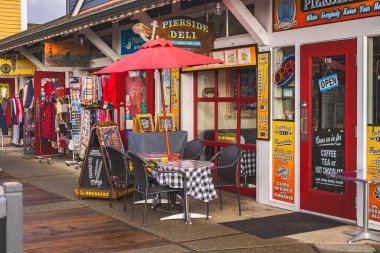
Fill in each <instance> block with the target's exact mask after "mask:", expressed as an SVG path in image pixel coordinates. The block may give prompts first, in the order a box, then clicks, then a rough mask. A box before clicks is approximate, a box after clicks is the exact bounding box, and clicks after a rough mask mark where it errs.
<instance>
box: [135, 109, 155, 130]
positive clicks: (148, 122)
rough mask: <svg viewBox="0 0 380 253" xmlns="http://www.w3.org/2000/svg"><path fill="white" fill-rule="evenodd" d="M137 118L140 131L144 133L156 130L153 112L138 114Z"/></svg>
mask: <svg viewBox="0 0 380 253" xmlns="http://www.w3.org/2000/svg"><path fill="white" fill-rule="evenodd" d="M136 119H137V123H138V128H139V129H138V130H140V132H142V133H143V132H153V131H154V125H153V118H152V114H149V113H148V114H137V115H136Z"/></svg>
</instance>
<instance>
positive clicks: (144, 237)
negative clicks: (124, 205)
mask: <svg viewBox="0 0 380 253" xmlns="http://www.w3.org/2000/svg"><path fill="white" fill-rule="evenodd" d="M15 180H16V179H15V178H13V177H10V176H8V175H7V174H5V173H2V172H0V183H3V182H5V181H15ZM23 185H24V206H26V207H27V206H36V205H43V204H53V203H58V202H65V201H70V200H68V199H66V198H64V197H62V196H59V195H57V194H54V193H52V192H48V191H45V190H42V189H40V188H38V187H36V186H33V185H31V184H28V183H24V184H23ZM169 243H170V242H169V241H167V240H164V239H162V238H160V237H158V236H155V235H153V234H150V233H148V232H145V231H144V230H141V229H138V228H134V227H132V226H129V225H128V224H126V223H123V222H121V221H119V220H116V219H114V218H112V217H110V216H107V215H105V214H102V213H100V212H97V211H94V210H92V209H90V208H88V207H82V208H72V209H64V210H56V211H44V212H37V213H30V214H24V252H33V253H34V252H49V253H53V252H79V253H80V252H86V253H87V252H119V251H126V250H132V249H140V248H146V247H155V246H162V245H167V244H169Z"/></svg>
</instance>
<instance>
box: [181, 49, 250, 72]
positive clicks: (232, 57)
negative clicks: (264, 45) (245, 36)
mask: <svg viewBox="0 0 380 253" xmlns="http://www.w3.org/2000/svg"><path fill="white" fill-rule="evenodd" d="M256 51H257V50H256V47H244V48H237V49H228V50H221V51H214V52H212V53H211V57H212V58H214V59H218V60H221V61H223V63H221V64H211V65H203V66H196V67H189V68H182V71H184V72H189V71H195V70H208V69H219V68H236V67H246V66H256V64H257V59H256Z"/></svg>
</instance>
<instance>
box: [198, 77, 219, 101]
mask: <svg viewBox="0 0 380 253" xmlns="http://www.w3.org/2000/svg"><path fill="white" fill-rule="evenodd" d="M197 86H198V89H197V96H198V97H199V98H212V97H214V96H215V88H214V87H215V72H214V71H206V72H201V73H199V74H198V75H197Z"/></svg>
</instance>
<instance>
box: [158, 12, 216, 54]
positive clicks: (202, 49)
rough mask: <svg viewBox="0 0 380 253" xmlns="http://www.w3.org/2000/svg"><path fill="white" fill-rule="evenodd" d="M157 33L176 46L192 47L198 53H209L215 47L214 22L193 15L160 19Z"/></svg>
mask: <svg viewBox="0 0 380 253" xmlns="http://www.w3.org/2000/svg"><path fill="white" fill-rule="evenodd" d="M156 33H157V35H158V36H159V37H160V38H164V39H167V40H170V41H171V42H173V43H174V45H176V46H183V47H192V48H194V51H195V52H198V53H209V52H211V50H212V49H213V47H214V36H213V26H212V24H210V23H206V22H202V21H199V20H196V19H194V18H191V17H185V16H180V17H170V18H165V19H160V20H158V28H157V30H156Z"/></svg>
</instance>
